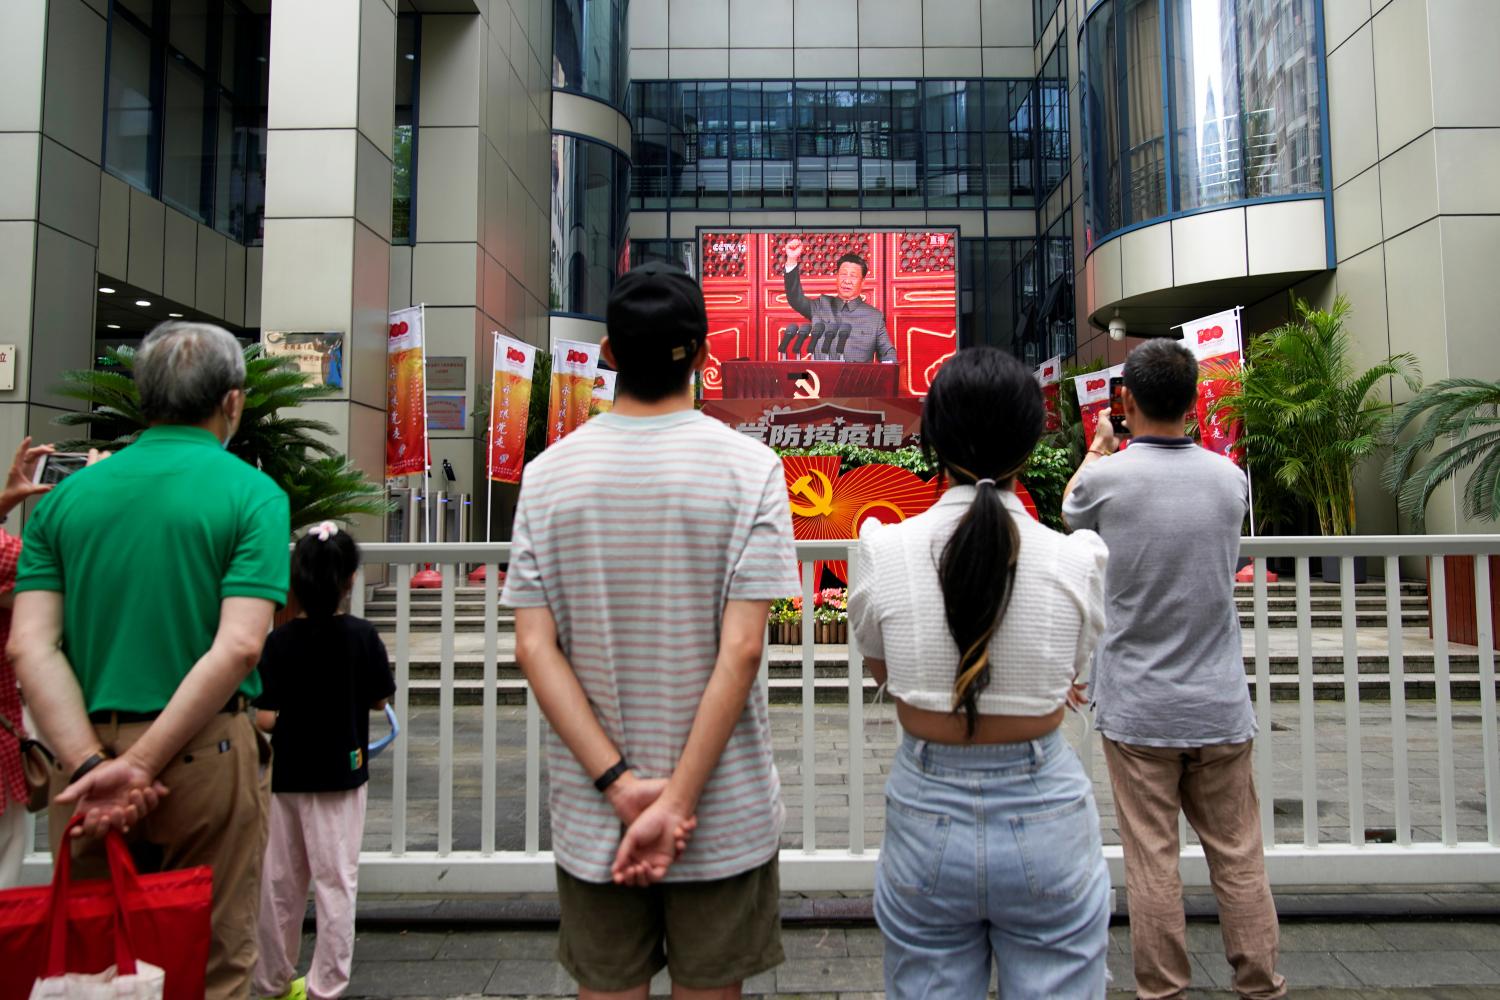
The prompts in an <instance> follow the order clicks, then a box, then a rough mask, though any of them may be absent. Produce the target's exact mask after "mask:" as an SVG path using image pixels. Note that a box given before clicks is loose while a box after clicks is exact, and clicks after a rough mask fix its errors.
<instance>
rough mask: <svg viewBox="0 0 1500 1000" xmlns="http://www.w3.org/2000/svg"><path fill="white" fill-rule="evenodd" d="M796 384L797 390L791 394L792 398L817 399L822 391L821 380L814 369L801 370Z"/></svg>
mask: <svg viewBox="0 0 1500 1000" xmlns="http://www.w3.org/2000/svg"><path fill="white" fill-rule="evenodd" d="M796 385H797V391H796V392H795V393H793V394H792V398H793V399H817V398H819V397H818V394H819V393H820V392H822V391H823V381H822V379H820V378H818V373H817V372H815V371H805V372H803V373H802V377H801V378H799V379H797V383H796Z"/></svg>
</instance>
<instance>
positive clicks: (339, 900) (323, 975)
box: [255, 785, 368, 1000]
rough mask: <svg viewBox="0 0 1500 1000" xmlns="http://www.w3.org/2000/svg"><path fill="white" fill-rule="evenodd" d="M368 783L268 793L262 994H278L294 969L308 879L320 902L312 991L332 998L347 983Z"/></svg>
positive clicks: (258, 973)
mask: <svg viewBox="0 0 1500 1000" xmlns="http://www.w3.org/2000/svg"><path fill="white" fill-rule="evenodd" d="M367 788H368V786H367V785H361V786H359V787H358V788H356V789H353V790H352V791H348V792H298V793H293V792H278V793H276V794H274V795H272V796H271V830H270V836H269V837H268V838H267V840H266V863H265V872H264V874H263V875H262V876H261V883H260V922H259V925H258V930H257V938H258V939H259V942H260V957H259V959H258V960H257V961H256V964H255V992H256V993H257V994H258V995H260V996H267V997H275V996H281V995H282V994H283V993H285V992H286V991H287V988H288V987H289V986H290V985H291V982H292V979H293V978H294V977H295V976H296V974H297V957H298V954H299V953H300V952H301V950H302V920H303V918H304V917H305V916H306V914H307V884H308V880H309V879H311V881H312V887H313V898H314V900H315V901H316V903H317V912H318V938H317V944H316V946H315V947H314V949H313V960H312V968H311V969H309V970H308V973H307V993H308V996H309V997H313V998H316V1000H334V998H336V997H340V996H342V995H343V993H344V990H345V989H346V988H348V986H349V970H350V967H351V966H352V965H353V963H354V897H355V895H356V893H357V892H358V884H359V845H360V840H361V839H362V838H363V836H364V829H365V791H366V789H367Z"/></svg>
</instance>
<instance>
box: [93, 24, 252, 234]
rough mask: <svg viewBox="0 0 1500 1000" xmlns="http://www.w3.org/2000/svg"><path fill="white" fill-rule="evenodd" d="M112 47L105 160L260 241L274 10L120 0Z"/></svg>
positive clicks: (138, 183) (126, 176)
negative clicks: (270, 12)
mask: <svg viewBox="0 0 1500 1000" xmlns="http://www.w3.org/2000/svg"><path fill="white" fill-rule="evenodd" d="M109 47H110V51H109V83H108V88H107V96H106V102H105V103H106V107H105V124H104V165H105V169H107V170H109V171H110V172H111V173H113V174H114V175H115V176H117V177H120V178H121V179H123V180H125V181H126V182H128V183H130V184H132V185H134V186H135V187H137V188H139V189H141V190H143V191H146V192H147V193H149V194H151V195H153V196H154V197H158V198H160V199H162V200H163V201H165V202H167V203H168V204H170V205H172V206H173V207H175V208H178V209H180V210H181V211H183V212H185V213H187V214H188V215H189V216H191V217H193V218H195V219H197V220H199V221H200V222H204V223H206V224H209V225H212V226H214V227H215V228H216V229H218V230H220V231H221V232H224V233H226V234H228V235H229V236H231V237H233V238H234V239H236V240H240V241H242V242H253V241H258V240H259V239H260V234H261V216H262V214H263V206H264V203H265V198H264V191H265V127H266V125H265V123H266V102H267V92H266V86H267V74H266V71H267V68H268V67H267V63H268V56H269V51H270V19H269V17H267V16H266V15H258V14H251V13H249V12H248V11H247V10H246V9H245V8H244V7H243V6H241V5H240V3H239V2H238V0H172V2H171V3H166V2H164V0H155V2H153V0H113V2H112V4H111V6H110V30H109Z"/></svg>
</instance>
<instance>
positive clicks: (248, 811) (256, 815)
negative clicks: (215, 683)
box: [47, 712, 271, 1000]
mask: <svg viewBox="0 0 1500 1000" xmlns="http://www.w3.org/2000/svg"><path fill="white" fill-rule="evenodd" d="M94 728H95V732H97V733H98V735H99V742H100V743H102V744H103V745H104V746H105V747H107V748H108V749H109V750H110V751H112V752H113V753H116V754H119V753H122V752H124V751H125V750H126V749H127V748H129V747H130V746H131V745H132V744H134V743H135V741H136V740H138V739H140V738H141V736H142V735H143V734H144V733H145V732H146V730H147V729H148V728H150V723H147V722H140V723H129V724H126V725H118V724H111V725H99V726H95V727H94ZM269 759H270V751H269V748H265V749H264V752H263V742H262V741H261V739H260V737H259V736H258V735H257V733H256V732H255V728H254V726H253V725H252V724H251V722H250V716H249V715H247V714H245V713H243V712H239V713H236V714H233V715H231V714H229V713H220V714H218V715H216V716H214V717H213V719H212V720H211V721H210V722H209V723H208V725H206V726H204V727H203V729H202V730H201V731H200V732H199V733H198V735H197V736H195V737H193V738H192V739H190V740H188V742H187V746H185V747H184V748H183V749H182V751H181V752H180V753H178V755H177V756H176V757H175V758H173V760H172V762H171V763H170V764H168V765H167V767H166V769H165V770H163V771H162V773H161V782H162V784H164V785H166V786H167V789H168V791H169V792H170V794H168V795H167V796H166V797H164V798H163V799H162V800H161V804H160V805H159V806H157V807H156V809H155V810H154V811H152V812H151V813H150V814H149V815H147V816H146V818H145V819H144V820H143V821H142V822H141V823H140V824H139V825H137V826H136V827H135V828H134V829H132V830H131V831H130V833H129V834H128V835H127V840H128V841H129V843H130V852H131V855H132V856H133V857H134V858H135V863H136V867H137V868H139V869H140V871H141V872H142V873H147V872H159V871H172V870H175V869H179V868H192V867H194V866H196V865H208V866H210V867H211V868H213V872H214V902H213V943H212V944H211V945H210V946H209V951H208V978H207V981H206V989H205V992H204V995H205V997H206V998H208V1000H247V998H248V997H249V996H250V972H251V969H252V968H253V967H254V965H255V925H256V913H257V911H258V909H259V905H260V868H261V859H262V857H263V856H264V853H265V846H266V822H267V816H268V814H269V810H270V803H269V795H270V784H271V770H270V767H269V766H267V765H268V764H269ZM61 790H62V789H61V787H59V785H58V783H56V782H55V783H54V786H53V794H54V795H55V794H56V793H57V792H59V791H61ZM71 815H72V810H71V809H69V808H67V807H65V806H64V807H61V808H59V807H58V806H57V805H56V804H54V805H53V806H52V807H51V808H50V811H49V812H48V819H47V829H48V833H49V835H50V838H51V841H52V850H53V853H54V854H55V853H56V852H57V848H58V841H59V838H60V837H61V836H62V831H63V827H65V826H66V825H67V822H68V819H69V817H70V816H71ZM73 856H74V858H75V859H77V863H76V864H75V867H74V871H75V875H74V877H75V878H104V877H107V874H108V869H107V866H106V863H105V860H104V850H103V844H102V842H100V841H91V842H87V843H81V844H75V846H74V854H73Z"/></svg>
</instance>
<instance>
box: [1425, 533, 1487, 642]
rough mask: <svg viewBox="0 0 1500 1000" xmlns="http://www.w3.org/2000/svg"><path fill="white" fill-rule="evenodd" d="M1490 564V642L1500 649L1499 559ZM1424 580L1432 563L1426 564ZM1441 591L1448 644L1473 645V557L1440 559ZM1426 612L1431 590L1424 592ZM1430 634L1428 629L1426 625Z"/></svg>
mask: <svg viewBox="0 0 1500 1000" xmlns="http://www.w3.org/2000/svg"><path fill="white" fill-rule="evenodd" d="M1489 563H1490V640H1491V642H1492V644H1493V645H1494V647H1495V649H1496V650H1500V557H1491V558H1490V560H1489ZM1427 578H1428V580H1429V581H1431V579H1432V560H1430V559H1429V560H1428V561H1427ZM1443 589H1444V592H1445V595H1446V598H1447V611H1448V614H1447V621H1448V641H1449V642H1457V643H1462V644H1464V645H1466V646H1474V645H1477V644H1478V643H1479V616H1478V614H1476V610H1477V609H1476V608H1475V607H1474V598H1475V595H1474V557H1473V556H1447V557H1445V558H1444V559H1443ZM1427 612H1428V616H1429V621H1430V620H1431V615H1432V590H1431V587H1430V586H1429V588H1428V592H1427ZM1427 634H1428V635H1431V634H1432V626H1431V625H1430V624H1429V625H1428V626H1427Z"/></svg>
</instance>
